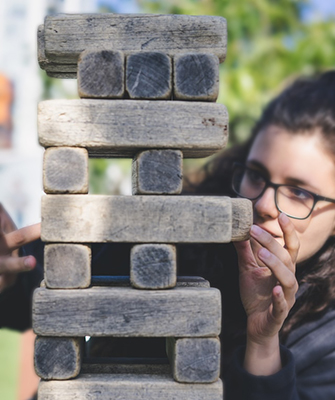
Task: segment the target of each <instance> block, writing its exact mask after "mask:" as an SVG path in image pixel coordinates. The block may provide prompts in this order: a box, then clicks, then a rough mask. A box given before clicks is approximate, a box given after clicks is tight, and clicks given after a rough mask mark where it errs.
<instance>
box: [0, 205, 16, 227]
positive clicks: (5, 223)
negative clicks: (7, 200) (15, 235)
mask: <svg viewBox="0 0 335 400" xmlns="http://www.w3.org/2000/svg"><path fill="white" fill-rule="evenodd" d="M0 227H1V231H2V232H4V233H9V232H12V231H15V230H16V229H17V228H16V226H15V224H14V221H13V220H12V219H11V217H10V216H9V214H8V212H7V211H6V210H5V208H4V207H3V205H2V204H1V203H0Z"/></svg>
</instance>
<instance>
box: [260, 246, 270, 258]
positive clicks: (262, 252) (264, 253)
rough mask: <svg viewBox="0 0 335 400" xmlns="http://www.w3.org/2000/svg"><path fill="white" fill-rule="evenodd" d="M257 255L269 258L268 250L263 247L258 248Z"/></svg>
mask: <svg viewBox="0 0 335 400" xmlns="http://www.w3.org/2000/svg"><path fill="white" fill-rule="evenodd" d="M258 255H259V256H260V257H261V258H269V257H270V252H269V250H267V249H264V247H263V248H262V249H260V250H259V252H258Z"/></svg>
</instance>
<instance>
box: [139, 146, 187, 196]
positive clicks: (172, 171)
mask: <svg viewBox="0 0 335 400" xmlns="http://www.w3.org/2000/svg"><path fill="white" fill-rule="evenodd" d="M182 179H183V153H182V152H181V151H180V150H147V151H143V152H141V153H139V154H137V155H136V157H135V158H134V160H133V163H132V190H133V194H179V193H181V191H182V188H183V183H182Z"/></svg>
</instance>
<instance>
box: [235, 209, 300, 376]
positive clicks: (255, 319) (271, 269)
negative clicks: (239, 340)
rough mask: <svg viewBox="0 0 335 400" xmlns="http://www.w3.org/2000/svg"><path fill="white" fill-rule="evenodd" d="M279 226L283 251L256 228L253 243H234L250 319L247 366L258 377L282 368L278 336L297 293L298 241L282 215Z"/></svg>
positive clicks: (242, 294)
mask: <svg viewBox="0 0 335 400" xmlns="http://www.w3.org/2000/svg"><path fill="white" fill-rule="evenodd" d="M279 224H280V227H281V229H282V231H283V237H284V242H285V246H284V247H283V246H282V245H281V244H280V243H278V241H277V240H276V239H275V238H274V237H273V236H272V235H270V234H269V233H268V232H266V231H265V230H263V229H261V228H260V227H258V226H256V225H253V227H252V229H251V240H250V241H247V242H240V243H235V247H236V249H237V252H238V260H239V270H240V292H241V299H242V303H243V306H244V309H245V311H246V314H247V318H248V320H247V321H248V322H247V349H246V355H245V362H244V366H245V368H246V369H247V370H248V371H249V372H251V373H253V374H257V375H269V374H272V373H275V372H277V371H278V370H279V369H280V368H281V361H280V353H279V339H278V332H279V330H280V328H281V327H282V325H283V322H284V320H285V318H286V317H287V315H288V313H289V311H290V309H291V308H292V307H293V305H294V302H295V294H296V292H297V289H298V283H297V280H296V278H295V263H296V260H297V256H298V250H299V240H298V237H297V235H296V232H295V230H294V226H293V224H292V222H291V221H290V219H289V218H288V217H287V216H286V215H285V214H281V215H280V217H279Z"/></svg>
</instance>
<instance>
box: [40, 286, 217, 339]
mask: <svg viewBox="0 0 335 400" xmlns="http://www.w3.org/2000/svg"><path fill="white" fill-rule="evenodd" d="M33 328H34V331H35V333H36V334H38V335H41V336H61V337H63V336H65V337H66V336H70V337H72V336H79V337H82V336H118V337H168V336H173V337H204V336H206V337H207V336H217V335H218V334H219V333H220V329H221V295H220V291H219V290H217V289H214V288H174V289H170V290H147V291H143V290H136V289H132V288H123V287H120V288H113V287H93V288H89V289H85V290H83V289H72V290H62V289H59V290H50V289H45V288H38V289H36V290H35V292H34V298H33Z"/></svg>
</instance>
